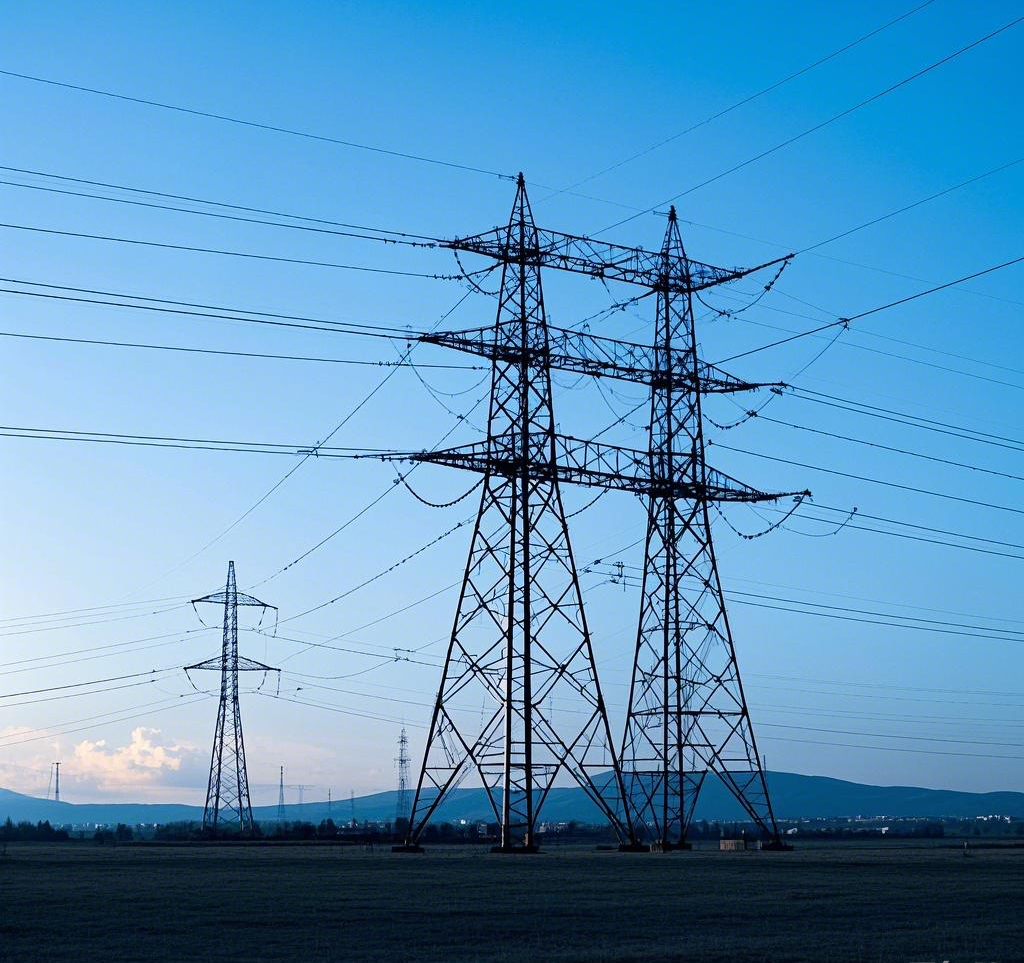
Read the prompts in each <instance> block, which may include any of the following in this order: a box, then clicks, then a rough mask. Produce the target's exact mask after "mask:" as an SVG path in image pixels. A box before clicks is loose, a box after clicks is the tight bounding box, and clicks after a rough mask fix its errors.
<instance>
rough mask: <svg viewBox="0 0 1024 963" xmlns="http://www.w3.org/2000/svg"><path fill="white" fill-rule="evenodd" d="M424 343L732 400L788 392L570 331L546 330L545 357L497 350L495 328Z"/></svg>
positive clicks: (432, 337) (511, 348) (426, 338)
mask: <svg viewBox="0 0 1024 963" xmlns="http://www.w3.org/2000/svg"><path fill="white" fill-rule="evenodd" d="M419 340H420V341H423V342H426V343H428V344H438V345H442V346H444V347H447V348H455V349H457V350H459V351H465V352H467V353H468V354H475V355H478V356H480V357H481V358H489V359H490V360H491V361H503V362H506V363H509V364H519V363H523V362H525V363H526V364H528V365H530V366H531V367H539V366H543V365H546V366H548V367H550V368H556V369H557V370H559V371H571V372H574V373H576V374H586V375H593V376H595V377H599V378H601V377H603V378H615V379H618V380H620V381H633V382H638V383H639V384H646V385H652V386H664V385H667V386H671V387H676V388H693V387H694V386H695V379H696V380H698V381H699V387H700V390H701V391H703V392H704V393H705V394H708V393H714V394H733V393H736V392H739V391H756V390H757V389H758V388H776V389H780V388H783V387H785V386H784V385H782V384H762V383H758V382H752V381H743V380H742V379H740V378H737V377H735V376H734V375H731V374H728V373H727V372H725V371H722V370H721V369H720V368H716V367H715V366H714V365H712V364H709V363H708V362H706V361H701V362H699V363H698V369H697V375H696V376H695V375H694V372H693V368H692V366H691V365H690V364H689V362H688V360H687V359H686V358H685V357H683V356H680V355H677V356H675V357H674V358H673V359H672V369H671V370H663V369H660V368H659V367H658V366H657V358H656V356H655V350H654V348H653V347H651V346H650V345H646V344H636V343H635V342H632V341H619V340H617V339H615V338H604V337H601V336H599V335H594V334H589V333H587V332H583V331H573V330H572V329H571V328H555V327H550V326H549V327H548V345H547V349H546V352H545V353H543V354H542V353H541V352H540V351H539V349H536V348H533V347H530V346H527V347H526V348H525V349H523V348H521V347H519V346H517V345H506V344H497V343H495V340H494V327H493V325H492V326H489V327H486V328H470V329H468V330H465V331H438V332H434V333H431V334H424V335H420V338H419Z"/></svg>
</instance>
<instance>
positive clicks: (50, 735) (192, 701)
mask: <svg viewBox="0 0 1024 963" xmlns="http://www.w3.org/2000/svg"><path fill="white" fill-rule="evenodd" d="M207 698H209V696H207V695H205V694H202V693H201V694H199V695H198V696H192V697H191V698H189V697H188V696H177V697H176V699H177V700H179V701H175V702H173V703H171V704H170V705H164V706H163V707H162V708H152V707H153V706H160V705H161V702H165V701H167V700H161V701H158V702H153V703H150V708H147V709H146V711H145V712H135V713H133V714H131V715H127V716H121V717H119V718H117V719H111V720H109V721H110V722H128V721H129V720H131V719H138V718H140V717H142V716H145V717H147V718H148V717H149V716H151V715H155V714H156V713H158V712H166V711H167V710H168V709H173V708H175V707H176V706H186V705H194V704H195V703H197V702H202V701H203V700H204V699H207ZM180 700H186V701H180ZM95 728H96V726H92V725H90V726H82V727H79V728H76V729H63V730H61V731H60V732H48V733H46V734H44V735H41V736H30V737H29V738H27V739H20V740H19V741H17V742H7V743H4V748H5V749H6V748H9V747H10V746H20V745H22V744H23V743H26V742H37V741H38V740H40V739H53V738H54V737H56V736H68V735H72V734H73V733H76V732H85V731H86V730H88V729H95Z"/></svg>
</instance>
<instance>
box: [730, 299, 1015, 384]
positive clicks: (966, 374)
mask: <svg viewBox="0 0 1024 963" xmlns="http://www.w3.org/2000/svg"><path fill="white" fill-rule="evenodd" d="M960 290H964V289H963V288H961V289H960ZM779 293H780V294H783V296H784V297H792V295H786V294H784V292H782V291H780V292H779ZM975 293H980V292H975ZM769 310H774V311H780V312H781V313H783V314H788V315H791V316H792V317H800V318H808V319H810V320H812V321H813V320H817V319H816V318H812V317H811V315H809V314H799V313H797V312H795V311H784V310H782V309H779V308H769ZM727 316H728V317H729V318H730V319H731V318H736V319H737V320H739V321H742V322H743V323H744V324H750V325H754V326H756V327H759V328H769V329H770V330H772V331H783V332H785V333H787V334H793V335H796V336H797V337H801V338H802V337H805V336H810V337H812V338H815V339H820V340H827V341H828V342H829V344H830V345H831V344H832V343H833V342H834V341H835V338H834V337H833V338H831V339H826V338H825V336H824V335H821V334H816V333H814V332H813V331H812V332H810V333H809V335H808V334H807V333H806V332H801V331H794V330H793V329H792V328H786V327H783V326H782V325H778V324H770V323H769V322H767V321H755V320H753V319H752V318H747V317H742V316H741V315H740V314H739V312H729V313H728V315H727ZM836 327H838V325H836ZM853 333H854V334H858V335H861V336H862V337H867V338H877V339H878V340H881V341H891V342H893V343H894V344H903V345H906V346H908V347H911V348H916V349H917V350H919V351H929V352H931V353H933V354H939V355H943V356H944V357H947V358H956V359H958V360H960V361H967V362H969V363H971V364H977V365H984V366H985V367H988V368H995V369H997V370H1000V371H1009V372H1012V373H1013V374H1024V371H1022V370H1021V369H1018V368H1011V367H1010V366H1008V365H1002V364H997V363H996V362H994V361H986V360H983V359H981V358H974V357H971V356H969V355H964V354H957V353H956V352H953V351H942V350H940V349H938V348H933V347H930V346H929V345H924V344H917V343H916V342H913V341H907V340H906V339H904V338H893V337H889V336H887V335H884V334H878V333H877V332H875V331H864V330H862V329H859V328H855V329H853ZM787 340H796V338H792V339H787ZM842 346H843V347H845V348H850V349H853V350H856V351H868V352H870V353H871V354H874V355H878V356H880V357H883V358H894V359H896V360H898V361H906V362H908V363H909V364H917V365H922V366H923V367H926V368H932V369H934V370H936V371H945V372H948V373H950V374H955V375H960V376H961V377H963V378H972V379H974V380H976V381H984V382H986V383H988V384H994V385H1000V386H1002V387H1004V388H1014V389H1016V390H1018V391H1019V390H1021V389H1022V387H1024V386H1022V385H1020V384H1018V383H1017V382H1013V381H1004V380H1003V379H1001V378H992V377H989V376H987V375H981V374H977V373H976V372H973V371H964V370H963V368H953V367H951V366H950V365H944V364H937V363H936V362H934V361H925V360H924V359H923V358H913V357H910V356H909V355H905V354H898V353H896V352H895V351H883V350H882V349H881V348H875V347H872V346H871V345H867V344H856V343H852V342H850V341H844V342H842ZM791 387H792V386H791Z"/></svg>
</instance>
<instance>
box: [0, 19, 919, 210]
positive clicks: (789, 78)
mask: <svg viewBox="0 0 1024 963" xmlns="http://www.w3.org/2000/svg"><path fill="white" fill-rule="evenodd" d="M933 2H934V0H926V2H925V3H922V4H919V5H918V6H916V7H914V8H913V9H911V10H908V11H907V12H906V13H904V14H901V15H900V16H898V17H896V18H895V19H893V20H890V21H888V22H887V23H884V24H882V25H881V26H880V27H876V28H875V29H874V30H871V31H870V32H868V33H866V34H864V35H863V36H861V37H858V38H857V39H856V40H853V41H851V42H850V43H847V44H845V45H844V46H842V47H840V48H839V49H838V50H833V51H832V53H830V54H826V55H825V56H824V57H821V58H819V59H818V60H815V61H814V63H811V64H808V65H807V66H805V67H801V68H800V69H799V70H797V71H794V72H793V73H791V74H789V75H788V76H786V77H783V78H782V79H781V80H778V81H776V82H775V83H773V84H770V85H769V86H767V87H763V88H761V90H759V91H757V92H756V93H753V94H749V95H748V96H746V97H744V98H743V99H742V100H738V101H736V103H734V104H730V105H729V106H728V107H725V108H724V109H722V110H719V111H717V112H716V113H714V114H711V115H710V116H708V117H705V118H704V119H703V120H701V121H698V122H697V123H695V124H691V125H690V126H689V127H687V128H686V129H685V130H681V131H679V133H677V134H673V135H672V136H671V137H666V138H665V139H664V140H660V141H658V143H656V144H653V145H652V146H650V147H646V148H644V149H643V150H641V151H637V152H636V153H635V154H631V155H630V156H629V157H626V158H625V159H623V160H620V161H617V162H616V163H614V164H611V165H610V166H608V167H605V168H603V169H602V170H599V171H597V173H595V174H590V175H588V176H587V177H584V178H583V179H582V180H579V181H576V182H575V183H574V184H570V185H569V186H568V187H565V188H562V189H561V190H558V191H555V192H554V193H552V194H549V195H547V197H543V198H541V203H543V202H544V201H547V200H550V199H551V198H552V197H556V196H558V195H559V194H564V193H568V192H570V191H572V190H574V189H575V188H577V187H582V186H583V185H584V184H587V183H589V182H590V181H592V180H596V179H597V178H598V177H603V176H604V175H605V174H610V173H611V172H612V171H614V170H618V169H619V168H620V167H624V166H625V165H626V164H631V163H632V162H633V161H635V160H638V159H639V158H641V157H644V156H646V155H647V154H650V153H653V152H654V151H656V150H659V149H660V148H662V147H665V146H666V145H668V144H671V143H672V142H673V141H677V140H679V139H680V138H681V137H685V136H686V135H687V134H691V133H693V131H695V130H699V129H700V128H701V127H705V126H707V125H708V124H710V123H712V122H713V121H716V120H718V119H720V118H722V117H724V116H725V115H726V114H730V113H732V112H733V111H734V110H738V109H739V108H740V107H744V106H746V105H747V104H749V103H751V102H752V101H754V100H757V99H758V98H760V97H763V96H764V95H765V94H770V93H771V92H772V91H774V90H778V89H779V88H780V87H782V86H784V85H785V84H788V83H789V82H790V81H792V80H796V79H797V78H798V77H802V76H803V75H804V74H806V73H809V72H810V71H812V70H814V68H815V67H820V66H821V65H822V64H825V63H828V62H829V61H830V60H834V59H835V58H836V57H838V56H839V55H840V54H844V53H846V52H847V51H848V50H852V49H853V48H854V47H856V46H858V45H859V44H862V43H864V42H865V41H866V40H870V39H871V38H872V37H874V36H876V35H878V34H880V33H881V32H882V31H883V30H887V29H888V28H889V27H892V26H895V25H896V24H897V23H900V22H901V21H903V20H906V19H907V18H908V17H911V16H913V15H914V14H915V13H917V12H919V11H920V10H923V9H924V8H925V7H928V6H931V4H932V3H933ZM0 169H2V168H0ZM645 213H646V212H645Z"/></svg>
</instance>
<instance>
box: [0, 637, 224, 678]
mask: <svg viewBox="0 0 1024 963" xmlns="http://www.w3.org/2000/svg"><path fill="white" fill-rule="evenodd" d="M215 628H217V626H207V627H205V628H201V629H186V630H185V631H184V632H165V633H163V634H162V635H148V636H145V637H144V638H141V639H128V640H126V641H124V642H108V643H106V644H104V645H88V646H86V647H85V648H83V649H71V650H70V651H65V652H54V653H53V654H51V655H36V656H32V657H30V658H26V659H14V660H13V661H11V662H0V668H4V669H6V668H8V667H10V666H12V665H26V664H27V663H29V662H50V661H53V660H54V659H64V660H66V659H67V657H68V656H69V655H81V654H82V653H83V652H102V651H104V650H107V649H115V648H126V647H127V646H130V645H139V644H141V643H143V642H154V641H157V640H161V639H174V640H175V641H178V640H179V639H182V638H184V637H185V636H188V635H192V634H194V633H196V632H210V631H212V630H213V629H215ZM147 648H149V646H147ZM112 654H115V655H121V654H123V653H112ZM105 657H106V656H98V658H105ZM81 661H86V660H83V659H74V660H72V662H81ZM70 664H71V662H63V663H62V665H70ZM35 668H51V666H36V667H35ZM16 671H19V672H20V671H26V670H21V669H19V670H16ZM10 674H12V673H10V672H2V673H0V675H10Z"/></svg>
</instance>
